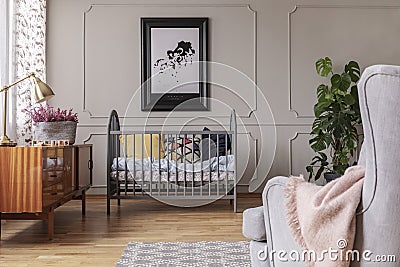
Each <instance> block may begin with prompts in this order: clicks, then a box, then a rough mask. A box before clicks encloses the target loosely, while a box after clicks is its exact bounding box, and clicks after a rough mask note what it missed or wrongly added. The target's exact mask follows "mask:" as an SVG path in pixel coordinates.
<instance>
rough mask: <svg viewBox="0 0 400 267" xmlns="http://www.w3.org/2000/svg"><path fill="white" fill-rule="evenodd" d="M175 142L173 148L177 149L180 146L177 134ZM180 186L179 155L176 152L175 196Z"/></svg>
mask: <svg viewBox="0 0 400 267" xmlns="http://www.w3.org/2000/svg"><path fill="white" fill-rule="evenodd" d="M173 141H175V146H174V145H173V146H172V147H177V146H178V143H177V142H178V135H177V134H176V135H175V140H173ZM173 143H174V142H173ZM171 154H172V153H171ZM178 185H179V183H178V155H177V153H176V150H175V196H176V195H178Z"/></svg>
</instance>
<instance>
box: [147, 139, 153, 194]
mask: <svg viewBox="0 0 400 267" xmlns="http://www.w3.org/2000/svg"><path fill="white" fill-rule="evenodd" d="M146 150H147V149H146ZM146 152H147V151H146ZM152 163H153V134H150V158H149V165H150V166H149V167H150V195H151V194H152V193H153V164H152Z"/></svg>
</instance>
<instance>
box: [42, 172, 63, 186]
mask: <svg viewBox="0 0 400 267" xmlns="http://www.w3.org/2000/svg"><path fill="white" fill-rule="evenodd" d="M63 177H64V172H63V171H46V172H43V187H48V186H51V185H54V184H57V183H60V182H62V180H63Z"/></svg>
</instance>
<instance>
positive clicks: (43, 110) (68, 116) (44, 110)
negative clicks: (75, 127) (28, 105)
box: [28, 103, 78, 123]
mask: <svg viewBox="0 0 400 267" xmlns="http://www.w3.org/2000/svg"><path fill="white" fill-rule="evenodd" d="M28 112H29V114H30V115H31V118H32V121H33V122H35V123H38V122H54V121H73V122H76V123H77V122H78V114H77V113H74V112H72V108H71V109H69V110H62V109H60V108H57V109H55V108H54V107H51V106H50V105H49V104H48V103H46V105H45V106H42V105H40V106H38V107H34V108H32V109H31V110H29V111H28Z"/></svg>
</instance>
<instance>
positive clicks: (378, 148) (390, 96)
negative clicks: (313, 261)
mask: <svg viewBox="0 0 400 267" xmlns="http://www.w3.org/2000/svg"><path fill="white" fill-rule="evenodd" d="M358 88H359V98H360V109H361V116H362V120H363V131H364V143H363V148H362V151H361V155H360V160H359V162H360V163H359V164H362V165H365V166H366V173H365V179H364V186H363V191H362V199H361V202H360V207H359V212H358V213H357V229H356V239H355V244H354V249H355V250H357V251H358V252H359V253H360V260H359V261H353V262H352V263H351V266H356V267H359V266H385V267H386V266H400V226H399V222H400V152H399V149H400V67H399V66H389V65H375V66H371V67H369V68H367V69H365V71H364V72H363V74H362V76H361V79H360V81H359V83H358ZM286 181H287V178H286V177H275V178H273V179H271V180H270V181H268V183H267V185H266V186H265V189H264V191H263V194H262V199H263V206H261V207H257V208H253V209H248V210H246V211H245V212H244V214H243V234H244V236H246V237H247V238H249V239H251V240H252V241H251V242H250V251H251V260H252V265H253V266H271V267H280V266H291V267H292V266H305V263H304V262H295V261H292V260H290V259H289V260H288V261H282V260H281V259H284V260H285V259H288V258H290V257H288V256H283V254H281V255H278V254H279V253H278V252H279V251H280V250H282V251H285V252H287V253H290V252H291V251H294V250H296V251H301V249H300V247H299V246H298V245H297V243H296V242H295V240H294V238H293V237H292V235H291V232H290V230H289V227H288V225H287V223H286V219H285V209H284V204H283V190H282V189H283V187H284V186H285V183H286ZM271 252H275V253H271ZM363 252H364V254H365V255H364V256H363V254H362V253H363ZM271 254H272V255H271ZM266 256H268V258H267V259H266ZM393 256H394V257H393ZM280 258H281V259H280ZM394 258H395V260H396V261H397V262H390V261H393V260H394ZM379 260H385V261H386V262H378V261H379ZM388 261H389V262H388Z"/></svg>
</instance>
